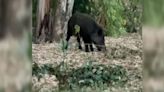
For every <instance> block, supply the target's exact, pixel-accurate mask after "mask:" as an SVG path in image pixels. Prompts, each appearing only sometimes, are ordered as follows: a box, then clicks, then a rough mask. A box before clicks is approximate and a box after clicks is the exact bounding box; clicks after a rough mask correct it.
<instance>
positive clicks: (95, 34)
mask: <svg viewBox="0 0 164 92" xmlns="http://www.w3.org/2000/svg"><path fill="white" fill-rule="evenodd" d="M75 25H78V26H79V27H80V32H78V33H77V32H75ZM67 27H68V31H67V37H66V41H67V42H68V41H69V39H70V37H71V36H72V35H75V36H76V37H77V42H78V44H79V49H82V46H81V42H80V38H82V39H83V41H84V44H85V51H86V52H89V51H90V50H91V51H94V49H93V46H92V44H95V46H96V47H97V49H98V51H101V50H105V49H106V48H105V43H104V40H105V39H104V32H103V29H102V28H101V27H100V26H99V25H98V24H97V23H96V22H95V21H94V20H93V19H92V18H91V17H90V16H89V15H87V14H82V13H75V14H73V15H72V17H71V18H70V19H69V21H68V26H67ZM66 48H67V46H66ZM89 48H90V50H89Z"/></svg>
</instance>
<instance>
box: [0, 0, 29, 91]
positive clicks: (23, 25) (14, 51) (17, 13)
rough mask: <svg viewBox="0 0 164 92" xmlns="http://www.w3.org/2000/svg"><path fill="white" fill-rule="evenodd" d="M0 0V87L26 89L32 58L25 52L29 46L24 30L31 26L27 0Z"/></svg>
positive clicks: (1, 88) (7, 89)
mask: <svg viewBox="0 0 164 92" xmlns="http://www.w3.org/2000/svg"><path fill="white" fill-rule="evenodd" d="M1 1H2V2H1ZM1 1H0V2H1V3H2V6H1V5H0V8H2V9H1V10H3V12H2V11H1V13H0V14H2V15H1V16H0V17H1V19H3V20H2V22H1V23H2V24H3V25H2V26H1V27H2V28H1V29H2V30H1V29H0V31H3V36H4V34H5V36H4V37H3V40H1V41H0V67H1V71H0V75H1V76H0V90H1V91H4V92H19V91H27V92H29V91H30V89H28V88H30V84H31V75H30V74H31V69H32V68H31V61H30V60H32V59H29V57H28V56H27V53H28V52H29V51H30V50H29V49H28V48H29V46H31V43H30V42H29V41H28V40H29V39H28V36H29V35H28V33H29V32H30V30H31V25H32V21H31V19H32V17H31V15H32V14H31V13H32V11H31V10H32V5H31V0H1ZM4 32H5V33H4ZM29 37H30V36H29ZM30 54H31V53H30ZM5 71H7V72H5ZM26 88H27V89H26Z"/></svg>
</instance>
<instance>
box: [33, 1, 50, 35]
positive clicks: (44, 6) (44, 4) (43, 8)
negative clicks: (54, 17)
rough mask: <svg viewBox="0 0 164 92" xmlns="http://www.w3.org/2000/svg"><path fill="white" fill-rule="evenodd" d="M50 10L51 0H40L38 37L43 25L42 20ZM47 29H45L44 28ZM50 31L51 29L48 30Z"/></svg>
mask: <svg viewBox="0 0 164 92" xmlns="http://www.w3.org/2000/svg"><path fill="white" fill-rule="evenodd" d="M49 12H50V0H39V1H38V11H37V28H36V35H35V37H37V36H38V35H39V29H40V26H41V22H42V20H43V18H44V16H45V14H48V13H49ZM43 31H45V30H43ZM47 31H49V30H47Z"/></svg>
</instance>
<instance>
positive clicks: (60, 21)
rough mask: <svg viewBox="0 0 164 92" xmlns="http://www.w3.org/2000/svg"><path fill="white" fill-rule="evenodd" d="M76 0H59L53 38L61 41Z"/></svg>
mask: <svg viewBox="0 0 164 92" xmlns="http://www.w3.org/2000/svg"><path fill="white" fill-rule="evenodd" d="M73 4H74V0H58V2H57V8H56V13H55V22H54V29H53V38H52V39H53V40H54V41H57V42H59V41H60V39H61V38H62V37H63V35H64V33H65V32H66V30H67V27H66V26H67V22H68V19H69V17H70V16H71V14H72V10H73Z"/></svg>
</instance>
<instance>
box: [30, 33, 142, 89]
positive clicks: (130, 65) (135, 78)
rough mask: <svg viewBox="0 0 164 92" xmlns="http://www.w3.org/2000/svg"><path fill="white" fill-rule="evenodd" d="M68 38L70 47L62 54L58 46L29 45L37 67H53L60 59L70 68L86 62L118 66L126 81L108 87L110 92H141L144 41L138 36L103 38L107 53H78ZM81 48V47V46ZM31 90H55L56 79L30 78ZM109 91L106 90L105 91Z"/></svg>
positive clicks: (72, 40) (48, 77)
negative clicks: (125, 75)
mask: <svg viewBox="0 0 164 92" xmlns="http://www.w3.org/2000/svg"><path fill="white" fill-rule="evenodd" d="M74 40H75V39H71V41H70V42H69V48H68V50H67V51H66V52H65V54H63V52H62V50H61V44H59V43H51V44H50V43H42V44H32V56H33V62H35V63H36V64H38V65H43V64H54V65H57V64H59V63H61V62H62V61H63V60H64V61H65V62H66V63H67V64H68V65H69V66H70V67H72V68H77V67H80V66H82V65H83V64H84V63H85V62H86V61H87V60H88V59H92V60H95V62H94V63H96V64H104V65H120V66H123V67H124V68H125V69H126V71H127V76H128V81H127V82H126V84H125V85H124V86H123V87H117V86H113V87H109V88H108V89H107V90H110V92H141V91H142V89H143V85H142V81H143V75H142V70H143V69H142V62H143V57H142V53H143V49H142V47H143V42H142V38H141V36H140V35H139V34H137V33H134V34H127V35H125V36H122V37H119V38H114V37H106V38H105V43H106V47H107V53H106V54H104V53H103V52H96V51H95V52H89V53H86V52H84V51H80V50H78V48H77V43H75V42H76V41H74ZM83 47H84V46H83ZM32 83H33V89H35V90H36V89H37V90H40V91H41V90H42V91H43V90H45V89H52V88H57V87H58V80H57V79H56V77H55V76H54V75H48V74H45V75H44V77H43V78H41V79H40V80H38V77H36V76H33V77H32ZM105 92H108V91H105Z"/></svg>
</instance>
